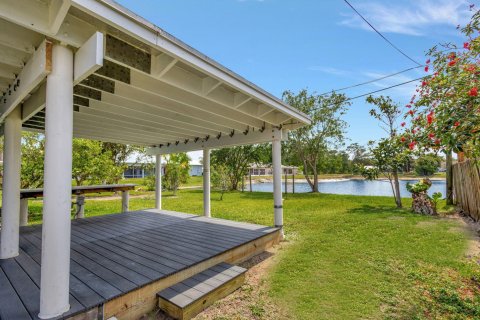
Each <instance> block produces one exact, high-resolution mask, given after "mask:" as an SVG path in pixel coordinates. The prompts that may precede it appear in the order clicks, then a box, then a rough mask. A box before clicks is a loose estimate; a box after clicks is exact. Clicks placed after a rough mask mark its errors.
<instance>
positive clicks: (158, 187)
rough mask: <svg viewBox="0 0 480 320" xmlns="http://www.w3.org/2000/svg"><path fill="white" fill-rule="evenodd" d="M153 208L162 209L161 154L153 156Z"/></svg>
mask: <svg viewBox="0 0 480 320" xmlns="http://www.w3.org/2000/svg"><path fill="white" fill-rule="evenodd" d="M155 208H157V209H158V210H162V155H161V154H157V155H156V156H155Z"/></svg>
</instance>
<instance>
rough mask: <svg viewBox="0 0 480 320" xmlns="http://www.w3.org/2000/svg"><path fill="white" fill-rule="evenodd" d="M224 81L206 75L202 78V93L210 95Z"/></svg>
mask: <svg viewBox="0 0 480 320" xmlns="http://www.w3.org/2000/svg"><path fill="white" fill-rule="evenodd" d="M221 84H222V83H221V82H220V81H218V80H216V79H213V78H210V77H206V78H205V79H203V80H202V94H203V95H204V96H208V95H209V94H210V93H212V91H213V90H215V89H217V88H218V87H219V86H220V85H221Z"/></svg>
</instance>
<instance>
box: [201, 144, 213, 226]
mask: <svg viewBox="0 0 480 320" xmlns="http://www.w3.org/2000/svg"><path fill="white" fill-rule="evenodd" d="M203 214H204V216H205V217H207V218H210V217H211V213H210V149H207V148H204V149H203Z"/></svg>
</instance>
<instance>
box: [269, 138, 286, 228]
mask: <svg viewBox="0 0 480 320" xmlns="http://www.w3.org/2000/svg"><path fill="white" fill-rule="evenodd" d="M272 133H273V135H272V136H273V140H272V164H273V208H274V214H275V227H279V228H282V237H283V200H282V142H281V131H280V130H278V129H273V132H272Z"/></svg>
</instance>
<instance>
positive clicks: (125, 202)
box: [122, 190, 130, 212]
mask: <svg viewBox="0 0 480 320" xmlns="http://www.w3.org/2000/svg"><path fill="white" fill-rule="evenodd" d="M129 202H130V193H129V191H128V190H124V191H122V212H128V211H129Z"/></svg>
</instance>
